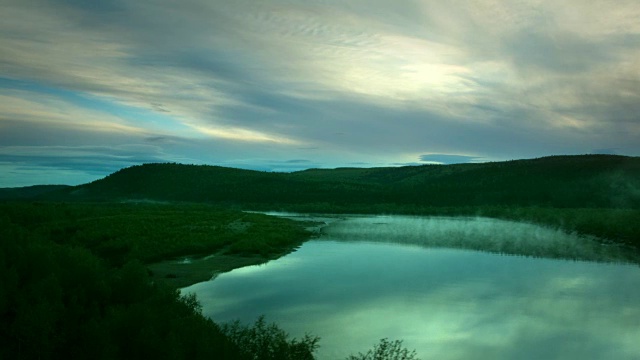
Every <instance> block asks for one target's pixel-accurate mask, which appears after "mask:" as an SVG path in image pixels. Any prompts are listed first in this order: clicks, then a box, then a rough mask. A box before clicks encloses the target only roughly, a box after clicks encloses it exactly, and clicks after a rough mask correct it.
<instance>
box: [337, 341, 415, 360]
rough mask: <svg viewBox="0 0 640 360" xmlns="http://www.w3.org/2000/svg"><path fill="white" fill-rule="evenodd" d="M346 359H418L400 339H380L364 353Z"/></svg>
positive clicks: (413, 351)
mask: <svg viewBox="0 0 640 360" xmlns="http://www.w3.org/2000/svg"><path fill="white" fill-rule="evenodd" d="M347 360H419V359H418V358H417V354H416V352H415V350H409V349H407V348H405V347H403V346H402V340H394V341H390V340H389V339H380V342H379V343H377V344H376V345H374V346H373V349H370V350H368V351H367V352H366V353H358V355H351V356H349V357H348V358H347Z"/></svg>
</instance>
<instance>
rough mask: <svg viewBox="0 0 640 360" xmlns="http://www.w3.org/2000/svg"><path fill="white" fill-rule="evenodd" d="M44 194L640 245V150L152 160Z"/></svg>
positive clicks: (95, 199) (67, 197) (58, 197)
mask: <svg viewBox="0 0 640 360" xmlns="http://www.w3.org/2000/svg"><path fill="white" fill-rule="evenodd" d="M42 196H43V197H44V198H49V199H59V200H65V201H71V200H75V201H86V200H92V201H107V202H109V201H114V200H117V201H131V200H138V201H172V202H173V201H192V202H200V203H209V204H216V205H218V206H224V207H227V208H236V209H252V210H264V211H268V210H280V211H297V212H306V213H362V214H407V215H409V214H411V215H482V216H491V217H499V218H505V219H512V220H521V221H531V222H535V223H539V224H545V225H551V226H554V227H561V228H563V229H565V230H567V231H576V232H579V233H584V234H592V235H596V236H599V237H602V238H604V239H606V240H608V241H610V242H616V243H621V244H624V245H627V246H632V247H634V248H635V249H636V250H637V249H640V225H638V224H640V216H639V215H640V158H637V157H626V156H613V155H583V156H553V157H546V158H540V159H533V160H516V161H507V162H495V163H483V164H458V165H424V166H406V167H397V168H370V169H364V168H341V169H332V170H329V169H313V170H306V171H300V172H295V173H266V172H259V171H250V170H240V169H230V168H223V167H217V166H195V165H179V164H147V165H141V166H134V167H130V168H127V169H122V170H120V171H118V172H116V173H114V174H112V175H110V176H107V177H106V178H104V179H102V180H98V181H95V182H93V183H90V184H85V185H81V186H76V187H71V188H66V189H61V190H59V191H53V192H49V193H46V194H44V195H42ZM243 245H246V243H245V244H238V245H237V246H236V249H235V250H236V251H242V246H243Z"/></svg>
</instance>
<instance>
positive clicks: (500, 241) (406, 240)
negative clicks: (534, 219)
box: [322, 216, 637, 263]
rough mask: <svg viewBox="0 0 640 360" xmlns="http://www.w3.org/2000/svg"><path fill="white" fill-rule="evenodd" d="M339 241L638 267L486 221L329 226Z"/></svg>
mask: <svg viewBox="0 0 640 360" xmlns="http://www.w3.org/2000/svg"><path fill="white" fill-rule="evenodd" d="M322 232H323V234H324V235H325V236H326V237H327V238H330V239H331V240H337V241H367V242H384V243H396V244H398V243H399V244H408V245H418V246H423V247H436V248H455V249H469V250H479V251H486V252H492V253H502V254H509V255H522V256H533V257H544V258H560V259H571V260H583V261H598V262H624V263H628V262H637V259H635V256H633V255H630V254H627V253H625V251H624V249H622V248H620V247H618V246H615V245H606V244H603V243H602V242H601V241H600V239H598V238H596V237H593V236H585V235H578V234H575V233H567V232H564V231H562V230H559V229H553V228H549V227H544V226H540V225H534V224H529V223H522V222H513V221H507V220H498V219H490V218H482V217H412V216H370V217H357V218H347V219H345V220H343V221H337V222H333V223H331V224H329V225H328V226H326V227H325V228H323V229H322Z"/></svg>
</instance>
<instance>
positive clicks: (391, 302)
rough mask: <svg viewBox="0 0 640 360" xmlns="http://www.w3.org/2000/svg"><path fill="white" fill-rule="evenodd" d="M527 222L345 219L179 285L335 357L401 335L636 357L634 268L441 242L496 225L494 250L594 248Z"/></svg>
mask: <svg viewBox="0 0 640 360" xmlns="http://www.w3.org/2000/svg"><path fill="white" fill-rule="evenodd" d="M523 226H524V228H522V227H523ZM532 226H533V225H526V224H516V223H509V222H504V221H497V220H487V219H455V218H448V219H447V218H436V219H433V218H431V219H420V218H407V217H362V218H350V219H347V220H344V221H336V222H334V223H332V224H331V225H329V226H328V227H327V228H325V235H323V236H322V237H321V238H320V239H317V240H313V241H309V242H307V243H305V244H304V245H303V246H302V247H301V248H300V249H299V250H298V251H296V252H294V253H292V254H290V255H288V256H286V257H283V258H281V259H279V260H276V261H272V262H269V263H268V264H265V265H262V266H252V267H246V268H242V269H237V270H234V271H231V272H229V273H226V274H223V275H221V276H219V277H217V278H216V279H215V280H213V281H209V282H204V283H200V284H196V285H193V286H191V287H189V288H186V289H184V291H185V292H195V293H196V294H197V296H198V298H199V299H200V301H201V303H202V305H203V309H204V310H203V311H204V313H205V315H207V316H210V317H211V318H213V319H214V320H215V321H218V322H226V321H231V320H234V319H240V320H241V321H244V322H253V321H255V319H256V318H257V317H258V316H260V315H262V314H264V315H266V317H267V320H268V321H270V322H271V321H274V322H277V323H278V324H279V325H280V326H281V327H282V328H284V329H285V330H286V331H287V332H289V333H290V334H291V335H292V336H296V337H300V336H302V335H304V333H305V332H311V333H313V334H314V335H318V336H320V337H321V340H320V345H321V347H320V349H319V351H318V353H317V354H318V358H319V359H344V358H345V357H346V356H347V355H349V354H351V353H357V352H358V351H362V352H364V351H365V350H367V349H369V348H371V347H372V345H373V344H374V343H376V342H377V341H378V340H379V339H380V338H383V337H388V338H389V339H402V340H404V344H405V346H406V347H408V348H410V349H416V350H417V352H418V355H419V356H420V358H422V359H478V358H488V359H639V358H640V341H638V339H640V268H639V267H638V266H637V265H624V264H616V263H603V262H599V263H598V262H587V261H568V260H554V259H544V258H536V257H525V256H511V255H500V254H496V253H487V252H480V251H474V250H464V249H452V248H447V247H446V242H447V241H450V242H451V244H453V245H454V246H455V247H456V248H460V247H468V246H467V245H468V244H472V246H473V247H477V244H478V239H484V238H482V237H483V236H489V235H488V234H494V236H489V238H490V240H491V241H493V243H497V244H498V245H497V246H499V247H504V246H507V247H508V248H510V249H512V248H513V247H514V246H516V245H514V244H519V245H518V246H517V247H519V248H524V249H526V251H533V252H535V253H537V254H538V255H540V254H539V252H540V251H541V250H540V249H543V250H544V251H551V250H553V249H552V248H553V247H552V246H551V245H550V244H554V243H556V244H558V247H559V249H555V250H553V251H552V252H553V256H554V257H557V256H558V253H563V252H568V253H570V254H574V257H577V258H579V257H581V256H587V257H594V256H596V255H595V254H594V249H597V248H594V246H593V244H592V243H590V242H589V241H587V239H581V238H579V237H576V236H573V235H567V234H561V233H558V232H555V231H554V232H549V231H550V230H548V229H544V228H539V227H532ZM542 235H547V236H550V237H551V238H548V239H546V240H545V239H544V238H540V236H542ZM563 236H564V237H566V238H564V240H565V241H564V242H563V238H562V237H563ZM466 237H472V238H470V239H466ZM447 239H449V240H447ZM352 240H353V241H352ZM483 241H488V240H486V239H485V240H483ZM505 242H506V245H505V244H504V243H505ZM527 242H537V243H538V247H536V246H532V245H531V244H526V243H527ZM581 242H582V244H581ZM461 244H462V245H461ZM567 244H570V245H567ZM495 246H496V245H495V244H493V245H490V250H492V251H494V250H495V249H494V247H495ZM550 249H551V250H550ZM605 252H606V251H605ZM582 253H584V254H586V255H583V254H582ZM576 254H578V255H576ZM610 257H611V255H610V254H605V255H603V259H598V260H606V259H609V258H610Z"/></svg>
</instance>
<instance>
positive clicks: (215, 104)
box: [0, 0, 640, 166]
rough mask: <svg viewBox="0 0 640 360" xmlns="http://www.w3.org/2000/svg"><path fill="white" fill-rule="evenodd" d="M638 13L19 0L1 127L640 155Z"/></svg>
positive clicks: (391, 155)
mask: <svg viewBox="0 0 640 360" xmlns="http://www.w3.org/2000/svg"><path fill="white" fill-rule="evenodd" d="M639 16H640V6H638V4H637V2H635V1H633V0H630V1H615V2H612V1H605V0H599V1H591V2H588V3H585V2H583V1H579V0H569V1H565V2H562V3H557V4H556V3H549V2H543V1H526V2H525V1H515V0H513V1H504V2H496V1H493V0H482V1H476V2H473V3H469V2H466V1H450V2H446V3H443V2H437V1H417V0H400V1H386V0H375V1H357V0H353V1H345V2H341V3H332V2H327V1H324V0H308V1H304V2H292V1H288V0H268V1H261V2H260V4H256V3H255V2H251V1H234V2H228V1H222V0H215V1H210V0H206V1H205V0H188V1H182V2H181V3H180V5H179V6H176V5H175V3H173V2H171V1H168V0H141V1H136V2H125V1H97V2H90V1H82V0H55V1H44V0H20V1H18V0H8V1H7V2H6V4H4V5H3V12H2V14H1V15H0V20H1V21H0V33H1V34H2V36H0V47H2V49H4V50H3V51H2V53H1V54H0V63H1V64H2V71H1V72H0V96H2V98H1V99H0V100H1V102H0V104H2V106H0V118H1V119H3V125H0V126H4V127H9V128H11V129H13V130H11V129H9V130H10V131H11V132H13V133H16V132H17V131H18V129H22V128H23V127H19V126H17V125H15V122H21V121H28V122H29V124H34V126H35V127H36V128H37V126H38V124H45V125H44V126H47V127H51V126H53V124H56V126H58V127H60V128H71V127H73V128H76V129H85V130H86V129H88V128H93V133H94V134H98V132H99V131H102V133H106V132H109V133H120V134H123V136H125V137H127V136H130V134H134V133H137V134H139V135H136V136H139V137H143V136H146V137H147V138H153V137H166V138H170V137H172V136H173V137H177V138H181V139H191V140H193V142H192V145H191V147H183V148H182V149H181V150H179V149H177V148H174V150H175V151H178V152H191V153H192V154H194V153H196V151H195V149H193V148H192V146H193V144H200V145H201V146H203V148H201V149H200V151H199V152H200V153H201V154H209V153H210V152H209V151H208V150H209V149H210V148H211V147H212V146H213V147H216V149H221V147H222V145H224V151H223V153H225V154H232V152H233V151H236V150H238V149H240V150H239V152H237V153H235V155H233V154H232V155H231V156H230V157H229V158H228V159H226V160H233V159H240V158H241V157H246V159H256V158H273V157H271V155H270V156H263V155H262V153H264V152H265V151H268V152H269V153H270V154H274V155H277V156H276V157H277V158H279V159H281V160H285V159H288V158H291V157H300V158H310V159H311V160H312V161H314V162H317V163H320V164H325V165H326V166H339V165H344V164H346V163H348V162H365V163H375V164H394V163H408V162H413V161H415V158H416V157H417V156H419V155H420V154H424V153H427V152H428V153H433V154H476V155H477V156H478V157H479V158H483V159H510V158H516V157H539V156H544V155H551V154H573V153H586V152H589V151H590V149H594V148H610V147H616V148H618V149H619V150H618V151H619V153H621V154H627V155H638V154H640V145H638V143H637V138H638V136H640V126H639V125H638V119H637V114H638V113H640V105H638V104H640V80H637V79H638V76H639V74H638V69H639V68H640V60H638V59H640V25H638V22H637V20H636V19H637V18H638V17H639ZM8 120H11V121H13V123H10V122H7V121H8ZM12 124H13V125H12ZM36 131H37V130H36ZM127 133H129V135H128V134H127ZM337 133H341V134H342V135H340V136H338V135H336V134H337ZM28 137H29V135H28V134H22V135H20V138H28ZM97 138H98V137H97V136H92V139H96V140H97ZM107 138H109V139H111V138H112V137H111V136H110V135H109V136H107ZM200 140H206V141H200ZM8 141H10V140H8ZM77 142H78V140H76V139H68V138H67V139H65V137H59V138H57V140H56V141H54V140H52V141H51V143H52V144H54V145H60V146H65V145H70V144H71V143H77ZM10 143H12V142H10ZM13 143H15V141H14V142H13ZM185 143H188V142H174V143H173V144H174V145H175V146H178V145H180V144H185ZM211 143H216V145H211ZM105 144H106V143H105ZM0 145H4V143H0ZM22 145H30V144H28V143H22ZM180 146H182V145H180ZM243 146H244V147H245V149H248V150H245V149H242V147H243ZM265 149H267V150H265ZM300 149H306V150H300ZM309 149H315V150H309ZM249 150H250V151H249ZM314 151H315V153H314V157H310V156H309V153H310V152H314ZM343 159H344V160H343ZM196 160H197V159H196ZM212 160H213V159H212V158H211V157H210V156H201V157H200V161H202V162H208V161H212ZM240 160H241V159H240Z"/></svg>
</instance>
